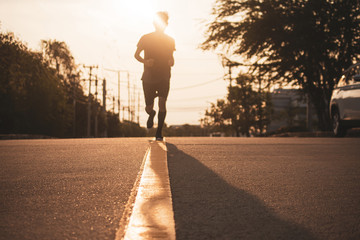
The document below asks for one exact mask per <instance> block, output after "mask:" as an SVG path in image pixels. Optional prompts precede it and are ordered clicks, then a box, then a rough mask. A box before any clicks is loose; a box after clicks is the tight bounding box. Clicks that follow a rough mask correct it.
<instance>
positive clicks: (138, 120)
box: [137, 92, 140, 125]
mask: <svg viewBox="0 0 360 240" xmlns="http://www.w3.org/2000/svg"><path fill="white" fill-rule="evenodd" d="M137 123H138V124H139V125H140V92H138V115H137Z"/></svg>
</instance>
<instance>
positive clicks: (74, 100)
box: [72, 75, 76, 138]
mask: <svg viewBox="0 0 360 240" xmlns="http://www.w3.org/2000/svg"><path fill="white" fill-rule="evenodd" d="M72 83H73V137H74V138H75V137H76V75H72Z"/></svg>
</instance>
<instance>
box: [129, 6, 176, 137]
mask: <svg viewBox="0 0 360 240" xmlns="http://www.w3.org/2000/svg"><path fill="white" fill-rule="evenodd" d="M168 20H169V15H168V13H167V12H157V13H156V15H155V19H154V22H153V23H154V27H155V31H154V32H152V33H149V34H145V35H143V36H142V37H141V38H140V40H139V42H138V44H137V49H136V52H135V55H134V56H135V58H136V59H137V60H138V61H139V62H141V63H143V64H144V72H143V75H142V77H141V80H142V81H143V90H144V96H145V104H146V107H145V111H146V112H147V114H149V118H148V120H147V128H152V127H153V125H154V117H155V115H156V111H155V110H154V99H155V98H156V97H157V96H158V97H159V113H158V128H157V131H156V136H155V138H156V140H159V141H162V140H163V136H162V128H163V125H164V121H165V117H166V100H167V96H168V94H169V88H170V77H171V67H172V66H174V56H173V53H174V51H175V41H174V39H173V38H171V37H169V36H168V35H166V34H165V33H164V31H165V28H166V27H167V25H168ZM142 51H144V57H141V56H140V53H141V52H142Z"/></svg>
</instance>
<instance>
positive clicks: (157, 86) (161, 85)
mask: <svg viewBox="0 0 360 240" xmlns="http://www.w3.org/2000/svg"><path fill="white" fill-rule="evenodd" d="M169 89H170V81H161V82H157V83H151V82H150V83H149V82H147V81H143V90H144V95H145V103H146V106H149V105H151V104H154V99H155V98H156V97H158V96H159V97H163V98H165V99H167V96H168V94H169Z"/></svg>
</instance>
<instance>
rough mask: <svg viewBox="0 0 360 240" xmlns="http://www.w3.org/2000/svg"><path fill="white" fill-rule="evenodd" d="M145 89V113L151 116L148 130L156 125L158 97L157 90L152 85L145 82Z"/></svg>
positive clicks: (147, 123)
mask: <svg viewBox="0 0 360 240" xmlns="http://www.w3.org/2000/svg"><path fill="white" fill-rule="evenodd" d="M143 89H144V97H145V104H146V107H145V111H146V113H147V114H149V118H148V120H147V122H146V127H147V128H152V127H153V125H154V117H155V114H156V112H155V110H154V98H155V96H156V90H155V88H154V86H153V85H152V84H148V83H145V82H144V81H143Z"/></svg>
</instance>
